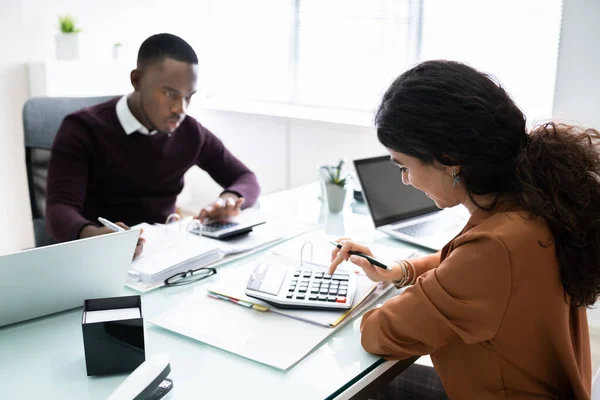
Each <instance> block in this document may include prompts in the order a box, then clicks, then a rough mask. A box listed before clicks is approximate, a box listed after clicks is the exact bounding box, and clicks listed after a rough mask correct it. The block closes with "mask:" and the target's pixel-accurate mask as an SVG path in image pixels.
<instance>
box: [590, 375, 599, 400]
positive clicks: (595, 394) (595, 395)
mask: <svg viewBox="0 0 600 400" xmlns="http://www.w3.org/2000/svg"><path fill="white" fill-rule="evenodd" d="M591 400H600V368H598V369H597V370H596V375H594V379H593V380H592V397H591Z"/></svg>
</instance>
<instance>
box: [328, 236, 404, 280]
mask: <svg viewBox="0 0 600 400" xmlns="http://www.w3.org/2000/svg"><path fill="white" fill-rule="evenodd" d="M336 242H337V243H340V244H341V245H342V248H341V249H338V248H337V247H336V248H335V249H333V251H332V252H331V266H330V267H329V274H333V273H334V272H335V270H336V268H337V267H338V265H340V264H341V263H342V262H343V261H350V262H351V263H353V264H355V265H358V266H359V267H361V268H362V269H363V271H365V274H366V275H367V276H368V277H369V279H371V280H372V281H375V282H381V281H384V282H385V281H392V280H397V279H401V278H402V271H401V270H400V269H399V268H396V269H391V270H385V269H383V268H379V267H376V266H374V265H373V264H371V263H370V262H369V261H367V259H365V258H363V257H360V256H355V255H350V254H349V251H350V250H354V251H358V252H360V253H363V254H366V255H369V256H371V257H375V256H374V255H373V253H372V252H371V250H369V248H368V247H367V246H364V245H362V244H358V243H356V242H353V241H352V240H350V238H341V239H338V240H336ZM375 258H376V257H375ZM398 274H400V275H399V276H397V275H398Z"/></svg>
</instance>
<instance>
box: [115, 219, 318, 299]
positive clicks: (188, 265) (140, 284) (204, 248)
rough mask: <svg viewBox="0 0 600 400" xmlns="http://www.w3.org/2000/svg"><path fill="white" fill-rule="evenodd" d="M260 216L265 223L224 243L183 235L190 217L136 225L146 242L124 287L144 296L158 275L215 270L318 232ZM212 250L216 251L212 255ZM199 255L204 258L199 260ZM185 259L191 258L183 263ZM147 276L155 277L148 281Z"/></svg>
mask: <svg viewBox="0 0 600 400" xmlns="http://www.w3.org/2000/svg"><path fill="white" fill-rule="evenodd" d="M250 211H252V212H254V213H258V211H257V210H245V211H244V212H250ZM260 216H261V217H262V218H264V219H265V220H266V221H267V222H266V223H265V224H263V225H259V226H256V227H254V229H253V230H252V232H250V233H249V234H247V235H240V236H239V237H234V238H231V239H228V240H226V241H222V240H216V239H212V238H208V237H205V236H199V235H197V234H194V233H192V232H190V233H187V230H188V228H191V225H190V223H191V220H192V218H191V217H190V218H185V219H182V220H181V221H178V222H174V223H171V224H169V225H168V226H166V225H162V224H155V225H149V224H146V223H144V224H139V225H136V228H142V229H143V230H144V232H143V234H142V237H144V238H145V239H146V244H145V245H144V251H143V253H142V255H141V256H140V257H139V258H137V259H136V260H134V261H133V263H132V266H131V269H130V273H129V276H128V278H127V282H126V286H127V287H129V288H130V289H133V290H136V291H138V292H141V293H145V292H148V291H150V290H153V289H156V288H159V287H161V286H163V281H164V279H163V280H160V279H159V276H158V274H162V275H160V278H162V277H164V276H166V278H168V277H169V276H172V275H173V274H174V273H176V272H174V271H177V272H182V271H187V270H189V269H197V268H200V267H203V266H210V267H216V266H218V265H221V264H223V263H227V262H231V261H234V260H236V259H239V258H242V257H245V256H247V255H249V254H251V253H254V252H258V251H262V250H264V249H266V248H268V247H270V246H272V245H274V244H276V243H278V242H281V241H283V240H285V239H288V238H292V237H295V236H298V235H301V234H302V233H305V232H307V231H312V230H315V229H317V228H318V225H315V224H308V223H303V222H298V221H295V220H293V219H287V218H274V217H272V216H269V215H267V214H260ZM214 249H218V250H219V251H218V252H215V251H214ZM203 252H204V253H203ZM201 254H204V255H205V257H200V255H201ZM186 257H192V258H191V259H188V260H187V261H186V260H185V258H186ZM176 263H177V265H176V266H175V264H176ZM167 269H168V271H166V270H167ZM149 274H155V275H156V276H155V277H154V278H150V277H149V276H148V275H149ZM166 278H165V279H166Z"/></svg>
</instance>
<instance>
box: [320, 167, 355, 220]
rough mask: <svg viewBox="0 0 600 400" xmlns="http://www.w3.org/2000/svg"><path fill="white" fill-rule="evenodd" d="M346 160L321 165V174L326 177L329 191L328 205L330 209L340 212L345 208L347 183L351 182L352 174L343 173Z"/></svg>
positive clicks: (326, 185) (326, 186)
mask: <svg viewBox="0 0 600 400" xmlns="http://www.w3.org/2000/svg"><path fill="white" fill-rule="evenodd" d="M343 165H344V160H340V162H339V163H338V165H335V166H333V165H326V166H322V167H321V174H322V176H323V177H324V178H325V188H326V192H327V205H328V206H329V211H331V212H335V213H337V212H340V211H342V209H343V208H344V201H345V199H346V191H347V190H346V189H347V188H346V185H347V184H348V182H350V179H351V176H350V174H348V173H342V167H343Z"/></svg>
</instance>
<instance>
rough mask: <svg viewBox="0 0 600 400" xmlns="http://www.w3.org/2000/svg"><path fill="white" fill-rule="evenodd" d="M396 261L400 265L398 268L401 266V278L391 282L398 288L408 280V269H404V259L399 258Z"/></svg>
mask: <svg viewBox="0 0 600 400" xmlns="http://www.w3.org/2000/svg"><path fill="white" fill-rule="evenodd" d="M396 262H397V263H398V265H400V268H402V278H401V279H397V280H395V281H392V283H393V284H394V286H396V288H398V289H400V288H403V287H404V285H406V281H407V280H408V271H407V270H406V264H405V262H404V260H399V261H396Z"/></svg>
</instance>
